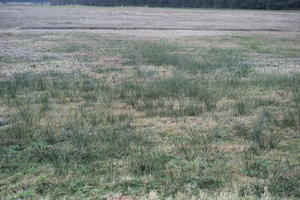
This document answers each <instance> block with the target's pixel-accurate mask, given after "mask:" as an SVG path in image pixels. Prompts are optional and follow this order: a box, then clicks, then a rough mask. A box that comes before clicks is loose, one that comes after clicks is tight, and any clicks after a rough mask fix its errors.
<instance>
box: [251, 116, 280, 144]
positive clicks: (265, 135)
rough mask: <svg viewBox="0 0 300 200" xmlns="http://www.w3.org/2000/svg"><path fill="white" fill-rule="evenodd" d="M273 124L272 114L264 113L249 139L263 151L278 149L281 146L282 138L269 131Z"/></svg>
mask: <svg viewBox="0 0 300 200" xmlns="http://www.w3.org/2000/svg"><path fill="white" fill-rule="evenodd" d="M271 123H272V116H271V114H270V113H268V112H266V111H264V112H263V113H262V114H261V115H260V117H259V118H258V120H257V121H256V122H255V123H254V125H253V127H252V129H251V131H250V132H249V134H250V135H249V139H250V140H251V141H252V142H253V144H254V145H257V146H258V147H259V148H262V149H266V148H268V147H269V148H276V147H277V146H278V145H279V143H280V141H281V139H282V137H281V135H280V133H278V132H276V131H275V130H271V129H270V130H268V129H269V126H270V124H271Z"/></svg>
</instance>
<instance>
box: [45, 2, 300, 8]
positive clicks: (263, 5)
mask: <svg viewBox="0 0 300 200" xmlns="http://www.w3.org/2000/svg"><path fill="white" fill-rule="evenodd" d="M49 1H50V4H52V5H67V4H79V5H89V6H149V7H176V8H178V7H181V8H182V7H186V8H246V9H299V8H300V0H49Z"/></svg>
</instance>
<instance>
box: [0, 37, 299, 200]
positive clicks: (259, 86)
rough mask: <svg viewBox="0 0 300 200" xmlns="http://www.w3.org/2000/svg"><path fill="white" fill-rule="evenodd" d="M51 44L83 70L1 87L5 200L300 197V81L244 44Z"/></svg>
mask: <svg viewBox="0 0 300 200" xmlns="http://www.w3.org/2000/svg"><path fill="white" fill-rule="evenodd" d="M9 37H16V39H18V37H19V36H9ZM43 37H44V38H43ZM43 37H42V36H39V37H35V38H33V40H35V42H36V43H37V44H40V45H41V46H42V44H43V43H44V42H47V44H48V45H49V46H47V48H45V49H38V50H39V51H40V52H43V53H46V52H50V53H59V54H61V55H63V56H64V57H63V58H65V59H70V60H71V61H70V62H69V63H68V62H67V64H69V65H71V64H73V65H79V66H82V67H85V68H84V69H80V68H78V69H76V70H73V71H69V72H62V71H60V70H56V71H55V70H52V71H49V70H47V69H45V70H41V69H42V68H43V67H44V66H45V63H48V64H51V63H53V62H55V57H54V58H53V59H45V60H43V61H40V62H39V61H35V62H34V65H35V67H34V68H32V70H31V72H27V73H13V74H12V75H5V76H4V77H3V78H2V79H1V81H0V108H1V109H0V111H1V112H2V111H3V114H2V113H0V114H1V116H0V117H2V118H5V119H7V123H5V124H2V125H1V126H0V139H1V140H0V141H1V143H0V145H1V146H0V163H1V165H0V172H1V173H0V196H1V198H3V199H40V198H50V199H64V198H66V199H72V198H73V199H87V198H90V199H107V198H108V199H109V198H113V197H116V195H117V196H118V195H119V197H120V196H122V197H124V198H125V197H126V198H132V199H133V198H136V199H151V198H152V199H153V198H157V197H159V198H161V199H166V198H169V199H190V198H192V197H195V198H203V199H243V198H244V199H258V198H275V199H276V198H277V199H281V198H290V199H293V198H299V197H300V191H299V188H300V185H299V179H300V173H299V169H298V168H299V167H298V166H299V157H298V155H299V150H300V149H299V141H300V140H299V130H300V129H299V128H300V96H299V94H300V74H299V73H294V74H280V73H278V74H271V73H262V72H258V71H257V70H255V68H256V66H255V64H253V62H251V58H250V57H248V56H247V55H248V54H247V51H245V48H246V49H248V50H249V51H256V50H257V49H256V48H254V49H253V48H250V47H248V46H246V47H243V48H242V47H241V49H239V48H235V49H230V50H228V49H224V48H221V47H201V46H199V47H198V46H197V45H195V44H193V45H192V46H189V45H188V44H189V42H187V43H186V44H187V45H184V42H186V41H182V42H175V41H174V42H170V41H169V42H167V41H136V40H135V41H132V40H128V39H124V38H123V39H119V40H116V39H113V38H108V37H105V38H103V37H98V36H96V35H89V34H86V35H84V34H70V35H63V37H64V40H65V41H64V42H63V43H62V41H61V37H60V35H51V34H50V35H44V36H43ZM255 37H256V36H255ZM74 39H77V40H78V41H80V42H79V43H76V44H75V43H72V41H74ZM239 39H240V40H242V42H246V41H247V42H248V43H249V41H250V43H253V42H251V41H255V40H256V39H255V38H251V40H250V39H249V38H246V39H244V38H242V37H241V38H239ZM207 41H210V40H209V39H208V40H207ZM224 41H225V42H226V40H224ZM195 42H197V40H195ZM249 45H250V46H251V44H249ZM253 45H256V44H253ZM38 46H39V45H38ZM282 48H284V47H282ZM256 53H260V51H256ZM85 55H86V56H85ZM57 59H58V58H57ZM59 59H61V58H59ZM0 62H1V64H7V60H5V59H4V60H3V59H2V60H0ZM10 64H12V63H10ZM67 64H66V63H65V64H64V65H66V67H69V66H68V65H67ZM57 65H59V64H57ZM60 67H61V66H58V67H57V68H60ZM37 71H39V72H37Z"/></svg>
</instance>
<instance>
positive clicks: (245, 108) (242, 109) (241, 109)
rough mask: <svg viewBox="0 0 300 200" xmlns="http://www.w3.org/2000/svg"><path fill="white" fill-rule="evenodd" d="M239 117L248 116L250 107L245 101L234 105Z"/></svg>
mask: <svg viewBox="0 0 300 200" xmlns="http://www.w3.org/2000/svg"><path fill="white" fill-rule="evenodd" d="M234 108H235V111H236V114H237V115H246V114H247V113H248V112H249V105H248V104H247V103H246V102H245V101H238V102H236V103H235V104H234Z"/></svg>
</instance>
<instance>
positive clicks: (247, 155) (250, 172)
mask: <svg viewBox="0 0 300 200" xmlns="http://www.w3.org/2000/svg"><path fill="white" fill-rule="evenodd" d="M242 162H243V165H244V169H243V173H244V174H245V175H247V176H255V177H266V176H267V175H268V161H267V160H265V159H263V158H259V157H258V156H256V155H255V153H254V152H253V150H247V151H244V152H243V156H242Z"/></svg>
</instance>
